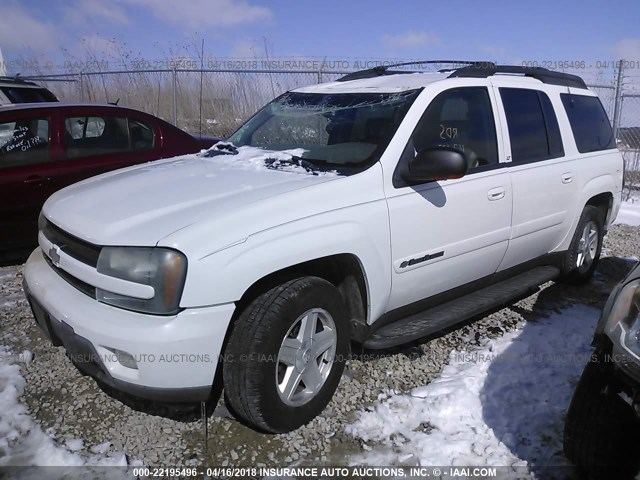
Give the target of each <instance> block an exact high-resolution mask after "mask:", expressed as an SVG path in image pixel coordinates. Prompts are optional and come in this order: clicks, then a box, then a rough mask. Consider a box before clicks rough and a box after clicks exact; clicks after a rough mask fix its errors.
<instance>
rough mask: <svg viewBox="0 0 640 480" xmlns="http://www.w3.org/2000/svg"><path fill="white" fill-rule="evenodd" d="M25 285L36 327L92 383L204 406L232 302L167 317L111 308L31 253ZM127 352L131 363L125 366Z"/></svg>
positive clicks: (231, 312) (26, 268)
mask: <svg viewBox="0 0 640 480" xmlns="http://www.w3.org/2000/svg"><path fill="white" fill-rule="evenodd" d="M23 287H24V290H25V293H26V295H27V299H28V300H29V303H30V305H31V308H32V310H33V313H34V317H35V319H36V321H37V323H38V325H39V326H40V327H41V328H42V329H43V330H44V332H45V333H46V334H47V336H48V337H49V338H50V339H51V341H52V343H53V344H54V345H58V346H59V345H62V346H64V347H65V349H66V350H67V353H68V354H69V356H70V358H71V360H72V361H73V363H74V364H75V365H76V366H77V367H78V369H79V370H81V371H82V372H83V373H86V374H88V375H90V376H92V377H93V378H95V379H97V380H99V381H101V382H103V383H105V384H107V385H109V386H111V387H113V388H115V389H117V390H120V391H123V392H126V393H129V394H132V395H135V396H138V397H142V398H148V399H152V400H159V401H165V402H191V401H202V400H206V399H207V398H208V396H209V394H210V391H211V387H212V384H213V380H214V377H215V373H216V369H217V367H218V358H219V355H220V353H221V351H222V348H223V342H224V337H225V334H226V331H227V328H228V326H229V322H230V321H231V316H232V315H233V311H234V308H235V306H234V305H233V304H228V305H221V306H216V307H206V308H193V309H186V310H184V311H182V312H180V313H179V314H177V315H175V316H171V317H163V316H153V315H144V314H140V313H136V312H130V311H127V310H123V309H119V308H115V307H111V306H109V305H105V304H102V303H100V302H98V301H97V300H95V299H93V298H91V297H89V296H87V295H86V294H84V293H82V292H80V291H79V290H77V289H76V288H74V287H73V286H71V285H70V284H69V283H67V282H66V281H65V280H64V279H62V278H61V277H60V276H59V275H58V274H57V273H56V272H55V271H54V270H53V269H52V268H51V267H50V266H49V265H48V264H47V262H46V261H45V260H44V258H43V255H42V253H41V251H40V249H37V250H35V251H34V252H33V253H32V254H31V256H30V257H29V260H28V261H27V264H26V266H25V270H24V282H23ZM120 352H125V353H126V354H128V355H129V358H130V359H131V358H132V359H133V360H134V361H135V368H131V366H130V365H131V364H130V361H129V362H127V361H122V358H123V355H122V354H121V353H120Z"/></svg>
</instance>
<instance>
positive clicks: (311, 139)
mask: <svg viewBox="0 0 640 480" xmlns="http://www.w3.org/2000/svg"><path fill="white" fill-rule="evenodd" d="M419 92H420V90H411V91H406V92H400V93H337V94H319V93H298V92H289V93H285V94H284V95H281V96H280V97H278V98H276V99H275V100H273V101H272V102H271V103H269V104H268V105H267V106H266V107H264V108H263V109H262V110H260V111H259V112H258V113H257V114H256V115H255V116H253V118H251V119H250V120H249V121H248V122H247V123H245V124H244V125H243V126H242V127H240V129H239V130H238V131H237V132H236V133H234V134H233V135H232V136H231V137H230V138H229V140H230V141H231V142H232V143H233V144H234V145H236V146H238V147H244V146H251V147H259V148H264V149H268V150H290V149H294V148H301V149H303V150H304V151H305V152H304V154H303V155H302V157H303V158H304V160H308V161H309V162H312V163H316V164H326V166H331V167H335V168H338V169H339V168H340V167H352V168H357V169H360V168H366V167H368V166H369V165H371V164H372V163H373V162H375V161H376V160H378V158H379V157H380V155H382V152H383V151H384V149H385V148H386V146H387V145H388V144H389V141H390V140H391V138H392V137H393V134H394V133H395V131H396V129H397V128H398V126H399V125H400V122H401V121H402V119H403V118H404V116H405V114H406V113H407V110H408V109H409V107H410V106H411V104H412V103H413V101H414V100H415V98H416V97H417V96H418V93H419Z"/></svg>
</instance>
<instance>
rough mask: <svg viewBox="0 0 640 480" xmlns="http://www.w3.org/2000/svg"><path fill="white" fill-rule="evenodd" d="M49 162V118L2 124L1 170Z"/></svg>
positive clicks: (0, 138)
mask: <svg viewBox="0 0 640 480" xmlns="http://www.w3.org/2000/svg"><path fill="white" fill-rule="evenodd" d="M48 161H49V119H48V118H29V119H23V120H16V121H11V122H3V123H0V169H2V168H9V167H18V166H22V165H32V164H36V163H44V162H48Z"/></svg>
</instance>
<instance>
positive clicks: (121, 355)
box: [113, 349, 138, 370]
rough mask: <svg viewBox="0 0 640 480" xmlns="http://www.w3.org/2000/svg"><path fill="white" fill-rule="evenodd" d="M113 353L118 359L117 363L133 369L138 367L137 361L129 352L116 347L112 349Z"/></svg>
mask: <svg viewBox="0 0 640 480" xmlns="http://www.w3.org/2000/svg"><path fill="white" fill-rule="evenodd" d="M113 353H115V355H116V358H117V359H118V363H119V364H120V365H122V366H123V367H127V368H132V369H134V370H137V369H138V363H137V362H136V360H135V358H133V355H131V354H130V353H127V352H123V351H122V350H118V349H114V350H113Z"/></svg>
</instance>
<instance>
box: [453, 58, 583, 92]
mask: <svg viewBox="0 0 640 480" xmlns="http://www.w3.org/2000/svg"><path fill="white" fill-rule="evenodd" d="M496 73H511V74H519V75H524V76H525V77H532V78H535V79H537V80H540V81H541V82H543V83H549V84H551V85H561V86H563V87H576V88H584V89H586V88H587V85H586V84H585V83H584V80H583V79H582V78H580V77H579V76H577V75H571V74H570V73H562V72H554V71H552V70H547V69H546V68H542V67H518V66H513V65H495V64H494V65H487V64H485V65H469V66H467V67H463V68H459V69H457V70H455V71H454V72H452V73H451V75H449V78H454V77H472V78H486V77H490V76H491V75H495V74H496Z"/></svg>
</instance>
